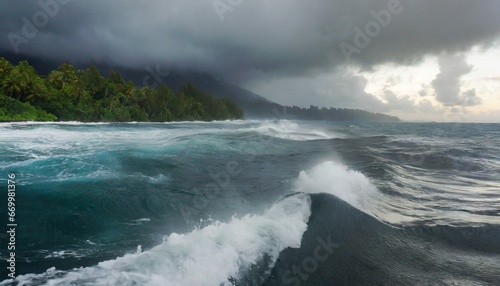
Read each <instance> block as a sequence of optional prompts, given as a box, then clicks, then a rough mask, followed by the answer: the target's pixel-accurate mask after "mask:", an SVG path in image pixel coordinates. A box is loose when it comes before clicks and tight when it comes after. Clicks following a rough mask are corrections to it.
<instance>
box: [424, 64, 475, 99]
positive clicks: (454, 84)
mask: <svg viewBox="0 0 500 286" xmlns="http://www.w3.org/2000/svg"><path fill="white" fill-rule="evenodd" d="M438 63H439V71H440V72H439V74H438V75H437V76H436V78H435V79H434V80H433V81H432V87H433V88H434V91H435V93H436V100H437V101H439V102H441V103H443V105H445V106H457V105H462V106H474V105H478V104H480V103H481V99H480V98H479V97H477V96H476V91H475V90H474V89H473V90H469V91H466V92H464V93H461V81H460V80H461V78H462V77H463V76H464V75H466V74H468V73H470V72H471V71H472V68H473V67H472V66H471V65H469V64H468V63H467V62H466V61H465V58H464V55H462V54H454V55H448V54H443V55H441V56H440V57H439V59H438Z"/></svg>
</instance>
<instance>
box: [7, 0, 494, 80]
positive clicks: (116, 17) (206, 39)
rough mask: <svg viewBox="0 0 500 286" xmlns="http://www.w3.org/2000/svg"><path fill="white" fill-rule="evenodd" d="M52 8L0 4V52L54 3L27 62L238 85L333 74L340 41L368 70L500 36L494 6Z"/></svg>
mask: <svg viewBox="0 0 500 286" xmlns="http://www.w3.org/2000/svg"><path fill="white" fill-rule="evenodd" d="M55 1H57V0H42V1H29V2H28V1H14V0H12V1H2V2H1V3H0V17H1V18H0V19H1V20H0V21H1V23H2V24H1V26H0V33H1V34H2V37H1V38H0V50H1V51H2V52H4V53H5V52H13V51H14V49H13V46H12V44H11V41H12V37H13V35H14V34H12V33H15V34H17V35H19V36H20V37H24V36H23V33H22V29H23V25H25V21H26V20H23V18H24V19H27V20H28V21H30V22H31V23H33V21H34V20H33V16H34V15H35V14H36V13H37V12H39V11H43V9H42V7H41V6H42V5H40V3H58V11H57V13H53V14H54V15H53V16H52V15H50V16H49V17H48V21H47V23H46V24H44V25H41V27H39V28H38V32H37V33H36V36H34V37H32V38H27V37H24V38H25V39H26V40H27V42H22V43H21V44H18V53H19V54H21V55H23V54H24V55H31V56H33V55H36V56H42V57H48V58H52V59H61V60H62V59H64V60H70V61H74V62H88V61H100V62H107V63H109V64H112V65H119V66H123V67H132V68H139V69H143V68H144V67H145V66H146V65H156V64H161V65H162V66H165V67H173V66H176V67H183V68H197V69H203V70H207V71H211V72H216V73H219V74H221V75H224V76H226V77H227V78H229V79H232V80H235V79H240V80H245V79H248V78H252V77H253V78H255V77H257V78H259V77H260V76H265V77H268V76H271V75H276V76H290V75H295V76H299V75H314V74H316V73H322V72H324V71H325V70H332V69H335V68H336V67H338V66H341V65H344V64H346V63H348V61H347V60H346V57H345V51H344V52H342V49H341V48H340V45H341V44H342V43H344V46H345V45H346V44H347V45H350V46H352V47H354V48H356V49H358V48H359V53H358V52H356V53H353V54H352V55H351V56H350V58H351V59H350V62H351V63H354V64H360V65H362V66H364V67H366V68H369V67H370V66H371V65H374V64H379V63H384V62H396V63H412V62H414V61H417V60H419V59H420V58H421V57H422V56H424V55H426V54H437V53H441V52H443V51H448V52H456V51H463V50H467V49H469V48H471V47H472V46H476V45H480V46H484V47H487V46H489V45H491V44H492V43H493V42H494V41H495V39H497V37H498V35H499V32H500V17H498V11H500V1H497V0H483V1H481V2H478V1H466V0H442V1H434V0H420V1H417V0H413V1H411V0H401V1H400V4H398V3H397V2H394V1H397V0H373V1H365V0H313V1H300V0H288V1H285V0H277V1H264V0H261V1H257V0H240V1H235V0H232V1H228V0H218V2H214V1H213V0H204V1H180V0H176V1H159V0H153V1H141V2H139V1H131V0H124V1H77V0H69V1H68V0H64V1H63V0H60V2H55ZM65 2H68V3H65ZM214 3H218V4H217V5H219V9H220V4H221V3H222V4H223V5H226V4H227V5H226V8H227V7H229V8H230V9H227V11H225V12H224V13H223V20H221V18H220V17H219V16H220V14H221V11H224V10H219V14H218V13H217V11H216V9H215V8H214ZM231 3H232V6H231ZM228 5H229V6H228ZM388 5H389V6H388ZM390 5H392V7H397V11H399V13H396V14H394V13H391V14H390V17H391V19H390V21H389V20H388V18H387V14H384V12H382V13H379V11H382V10H384V11H388V10H390V9H389V7H390ZM394 5H396V6H394ZM53 6H54V5H53ZM374 15H379V16H380V17H381V18H380V19H381V20H380V19H379V21H378V22H379V23H381V24H379V28H380V29H379V30H377V29H376V28H377V27H374V26H373V23H372V22H371V21H376V16H374ZM39 16H40V15H39ZM384 17H385V18H384ZM43 20H44V19H43V18H39V19H38V21H39V23H40V21H42V23H43ZM370 23H371V24H370ZM367 25H368V26H367ZM370 25H372V26H370ZM356 27H358V28H359V30H361V31H365V32H363V33H367V32H366V30H365V28H366V27H368V28H370V27H371V30H369V31H368V34H371V35H372V36H373V37H371V36H366V35H365V36H362V35H357V32H356V31H359V30H356ZM374 28H375V29H374ZM9 33H11V34H10V35H11V36H10V38H9V37H8V35H9ZM30 36H31V35H30ZM355 37H358V38H357V39H358V42H359V40H360V39H361V38H363V37H365V40H366V37H368V40H369V43H368V44H367V45H366V47H365V46H363V47H362V48H360V47H359V46H357V45H356V41H355Z"/></svg>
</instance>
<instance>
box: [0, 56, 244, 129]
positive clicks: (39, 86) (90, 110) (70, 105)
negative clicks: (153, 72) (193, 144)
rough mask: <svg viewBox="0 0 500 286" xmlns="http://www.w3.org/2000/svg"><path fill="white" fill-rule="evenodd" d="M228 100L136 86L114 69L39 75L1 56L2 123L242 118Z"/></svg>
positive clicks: (190, 90) (190, 88) (63, 69)
mask: <svg viewBox="0 0 500 286" xmlns="http://www.w3.org/2000/svg"><path fill="white" fill-rule="evenodd" d="M241 118H243V111H242V110H241V109H240V108H239V107H238V106H236V104H235V103H234V102H233V101H231V100H230V99H218V98H215V97H213V96H211V95H208V94H206V93H204V92H203V91H201V90H200V89H198V88H197V87H195V86H194V85H193V84H190V83H189V84H186V85H185V86H183V87H182V88H180V89H179V91H178V92H176V93H174V92H173V91H172V90H171V89H170V88H169V87H168V86H166V85H165V84H161V85H159V86H158V87H157V88H155V89H153V88H150V87H136V86H135V84H134V83H133V82H131V81H126V80H125V79H124V78H123V77H122V76H121V75H120V74H119V73H118V72H116V71H115V70H110V71H109V76H108V77H107V78H106V77H103V76H102V75H101V74H100V72H99V70H98V69H97V67H96V66H94V65H91V66H90V67H88V68H87V69H85V70H76V69H75V68H74V67H73V66H72V65H71V64H69V63H67V62H65V63H63V64H61V65H60V66H59V67H58V68H57V69H56V70H53V71H51V72H50V73H49V74H48V75H40V74H38V73H37V72H36V71H35V69H34V68H33V67H32V66H31V65H30V64H29V63H28V62H27V61H20V62H19V63H18V64H17V65H14V64H12V63H10V62H9V61H7V60H6V59H4V58H0V121H4V122H5V121H82V122H131V121H138V122H165V121H192V120H203V121H212V120H226V119H241Z"/></svg>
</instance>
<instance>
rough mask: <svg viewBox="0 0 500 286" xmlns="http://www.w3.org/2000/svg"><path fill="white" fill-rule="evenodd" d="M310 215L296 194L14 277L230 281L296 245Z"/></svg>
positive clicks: (54, 281) (24, 280) (56, 281)
mask: <svg viewBox="0 0 500 286" xmlns="http://www.w3.org/2000/svg"><path fill="white" fill-rule="evenodd" d="M309 216H310V201H309V197H308V196H307V195H306V194H297V195H295V196H290V197H287V198H285V199H283V200H281V201H279V202H277V203H275V204H274V205H273V206H272V207H271V208H270V209H269V210H267V211H266V212H265V213H263V214H262V215H246V216H244V217H242V218H233V219H232V220H231V221H229V222H227V223H222V222H214V223H212V224H211V225H209V226H207V227H204V228H202V229H195V230H194V231H192V232H190V233H187V234H175V233H174V234H171V235H170V236H168V237H167V238H166V239H165V242H164V243H163V244H161V245H158V246H156V247H154V248H152V249H150V250H147V251H142V252H140V253H139V252H138V251H136V253H134V254H128V255H125V256H124V257H120V258H117V259H115V260H109V261H105V262H101V263H99V264H98V265H97V266H94V267H87V268H80V269H75V270H72V271H69V272H66V273H64V272H61V271H55V270H54V269H51V271H47V272H46V273H43V274H38V275H34V274H28V275H21V276H18V277H17V278H16V281H17V282H19V283H20V284H21V285H30V284H32V283H34V282H35V281H37V280H38V281H40V280H39V279H48V280H49V282H47V283H46V284H44V285H72V284H75V283H78V284H85V285H151V286H152V285H158V286H160V285H161V286H163V285H201V286H203V285H231V284H230V282H228V278H229V277H234V278H236V279H237V278H239V277H240V276H241V275H242V274H243V273H244V271H246V270H248V269H249V267H250V266H251V265H253V264H255V263H257V262H259V261H261V259H263V257H264V255H268V256H269V257H270V258H271V261H273V262H274V261H276V259H277V258H278V255H279V253H280V252H281V251H282V250H284V249H285V248H287V247H293V248H297V247H299V246H300V242H301V238H302V235H303V233H304V232H305V231H306V229H307V221H308V219H309ZM3 283H7V281H4V282H3ZM3 283H0V285H2V284H3ZM3 285H6V284H3Z"/></svg>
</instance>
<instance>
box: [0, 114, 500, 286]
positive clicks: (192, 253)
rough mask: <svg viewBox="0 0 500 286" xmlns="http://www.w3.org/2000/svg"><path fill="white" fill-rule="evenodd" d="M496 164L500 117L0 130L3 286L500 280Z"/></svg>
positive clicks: (499, 199)
mask: <svg viewBox="0 0 500 286" xmlns="http://www.w3.org/2000/svg"><path fill="white" fill-rule="evenodd" d="M499 170H500V124H459V123H418V124H417V123H387V124H384V123H363V124H360V123H332V122H306V121H237V122H218V123H171V124H78V123H65V124H63V123H58V124H29V123H10V124H0V184H1V185H0V186H1V187H0V189H2V190H3V191H2V196H1V201H0V202H1V204H0V216H1V219H2V224H1V228H2V234H4V233H6V232H5V230H4V228H5V227H6V225H7V176H8V174H9V173H14V174H15V175H16V223H17V227H16V276H17V278H16V279H15V280H9V279H7V278H9V277H8V276H7V274H8V273H9V271H8V270H7V268H6V267H7V262H6V260H7V258H8V255H9V252H8V251H7V237H6V236H5V235H3V236H2V235H0V240H1V242H0V256H1V261H3V262H1V263H0V264H1V265H2V266H1V267H0V274H1V275H2V276H1V277H0V281H2V280H4V279H6V280H4V281H3V282H0V285H216V286H218V285H500V179H499V178H500V171H499ZM6 270H7V271H6Z"/></svg>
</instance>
